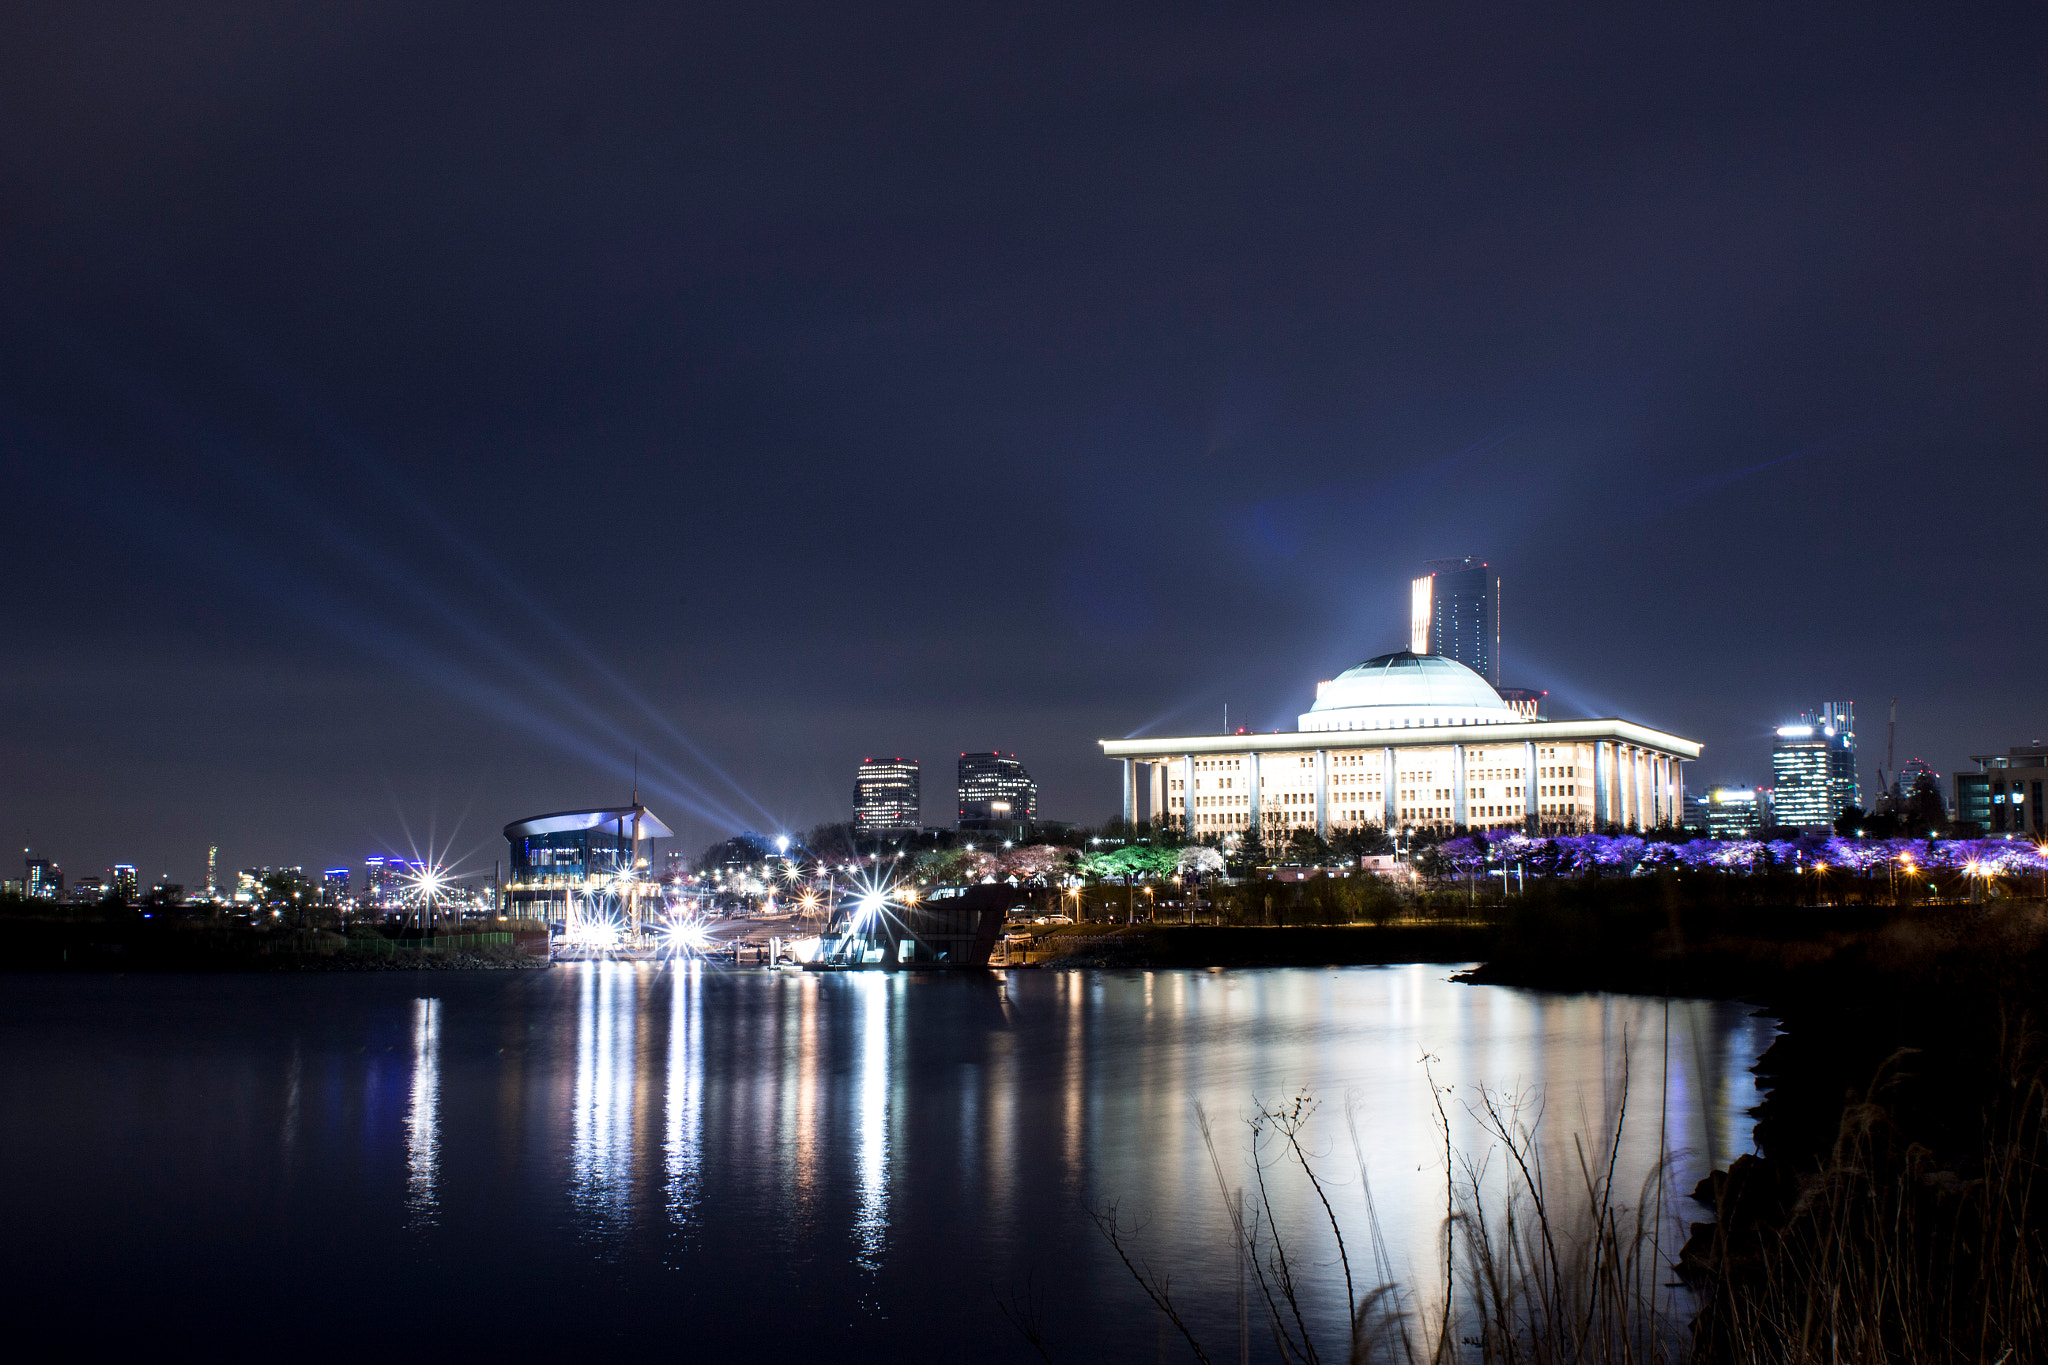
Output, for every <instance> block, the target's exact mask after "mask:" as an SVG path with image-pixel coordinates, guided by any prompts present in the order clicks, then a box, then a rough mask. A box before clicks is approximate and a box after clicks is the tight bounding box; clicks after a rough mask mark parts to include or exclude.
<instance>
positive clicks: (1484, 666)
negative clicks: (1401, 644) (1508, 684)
mask: <svg viewBox="0 0 2048 1365" xmlns="http://www.w3.org/2000/svg"><path fill="white" fill-rule="evenodd" d="M1422 567H1423V568H1424V569H1426V570H1428V572H1427V573H1425V574H1424V575H1423V576H1422V577H1420V578H1417V579H1415V580H1414V581H1413V582H1412V583H1410V584H1409V611H1408V648H1409V650H1410V652H1412V653H1415V654H1441V655H1443V656H1444V657H1445V658H1447V659H1456V660H1457V661H1458V662H1459V663H1461V664H1463V665H1465V667H1467V668H1469V669H1471V670H1472V671H1473V672H1474V673H1477V674H1478V675H1479V676H1480V677H1482V678H1484V679H1486V681H1487V682H1489V683H1491V684H1492V685H1493V686H1495V687H1499V686H1500V575H1499V574H1497V573H1495V572H1494V571H1493V570H1492V569H1491V568H1490V567H1488V566H1487V563H1486V561H1485V560H1482V559H1473V558H1471V557H1470V556H1467V557H1465V558H1463V559H1431V560H1425V561H1424V562H1423V566H1422Z"/></svg>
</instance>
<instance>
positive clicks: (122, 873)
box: [107, 863, 142, 905]
mask: <svg viewBox="0 0 2048 1365" xmlns="http://www.w3.org/2000/svg"><path fill="white" fill-rule="evenodd" d="M107 880H108V881H110V882H112V883H113V886H114V894H115V895H117V896H119V897H120V898H121V901H122V903H123V904H125V905H135V904H138V903H139V902H140V901H141V900H142V888H141V886H140V885H139V884H138V880H137V878H136V876H135V865H134V864H133V863H115V864H114V869H113V871H112V872H110V873H109V874H108V876H107Z"/></svg>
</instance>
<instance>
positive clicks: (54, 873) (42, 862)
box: [21, 858, 64, 901]
mask: <svg viewBox="0 0 2048 1365" xmlns="http://www.w3.org/2000/svg"><path fill="white" fill-rule="evenodd" d="M21 885H22V890H23V892H24V893H25V894H26V895H27V896H28V898H29V899H30V900H32V901H54V900H61V899H63V896H64V869H63V868H61V867H58V866H57V864H55V863H53V862H51V861H50V860H49V859H48V858H30V859H29V860H28V875H27V876H26V877H25V878H23V880H22V884H21Z"/></svg>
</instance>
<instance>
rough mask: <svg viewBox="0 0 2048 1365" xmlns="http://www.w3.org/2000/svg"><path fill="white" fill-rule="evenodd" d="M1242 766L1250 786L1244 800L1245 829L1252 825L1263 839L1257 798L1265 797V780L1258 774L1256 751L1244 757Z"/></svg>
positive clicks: (1263, 834) (1263, 827)
mask: <svg viewBox="0 0 2048 1365" xmlns="http://www.w3.org/2000/svg"><path fill="white" fill-rule="evenodd" d="M1244 766H1245V780H1246V781H1247V782H1249V783H1250V784H1251V795H1250V796H1248V797H1247V798H1246V801H1247V805H1246V806H1245V813H1246V815H1247V816H1249V818H1248V819H1247V820H1246V821H1245V827H1246V828H1250V827H1251V826H1253V825H1257V826H1258V827H1259V838H1261V839H1264V838H1265V837H1266V826H1265V824H1264V822H1263V821H1261V820H1260V819H1259V798H1260V797H1262V796H1264V795H1265V789H1264V783H1265V779H1264V778H1263V777H1261V776H1260V774H1259V755H1258V753H1257V752H1256V751H1254V752H1252V753H1250V754H1247V755H1245V763H1244Z"/></svg>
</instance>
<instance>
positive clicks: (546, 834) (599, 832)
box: [503, 806, 672, 921]
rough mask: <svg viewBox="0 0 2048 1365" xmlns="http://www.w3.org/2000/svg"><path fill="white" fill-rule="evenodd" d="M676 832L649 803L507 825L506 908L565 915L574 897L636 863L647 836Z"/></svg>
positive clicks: (534, 915)
mask: <svg viewBox="0 0 2048 1365" xmlns="http://www.w3.org/2000/svg"><path fill="white" fill-rule="evenodd" d="M670 837H672V834H671V831H670V830H669V827H668V826H667V825H664V824H663V823H662V822H661V821H660V820H658V819H656V818H655V817H654V815H653V814H652V813H650V812H649V811H648V810H647V808H646V807H645V806H625V807H620V808H617V809H612V810H577V811H558V812H556V813H555V814H553V815H536V816H534V817H533V818H532V819H529V820H515V821H513V822H512V823H511V824H509V825H507V826H505V842H506V843H507V844H508V845H510V849H511V856H512V861H511V864H510V866H511V875H510V876H509V878H508V879H507V880H506V883H505V887H504V893H503V899H504V913H506V914H508V915H513V916H516V917H520V918H529V919H544V920H549V921H561V920H564V919H566V918H567V915H568V909H569V902H570V900H571V899H572V898H574V897H578V896H585V895H588V894H591V893H593V892H596V891H597V890H598V889H599V888H601V887H602V886H603V885H604V884H605V883H606V882H607V881H608V880H610V879H611V878H614V877H616V876H618V875H619V874H620V873H622V872H626V871H628V870H630V869H631V868H632V866H633V860H634V857H635V849H636V848H637V847H638V844H639V841H641V840H643V839H667V838H670Z"/></svg>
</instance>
